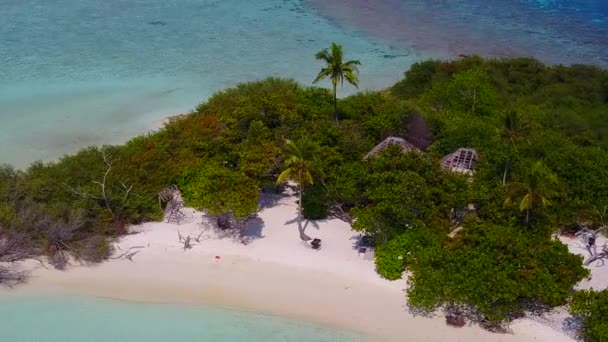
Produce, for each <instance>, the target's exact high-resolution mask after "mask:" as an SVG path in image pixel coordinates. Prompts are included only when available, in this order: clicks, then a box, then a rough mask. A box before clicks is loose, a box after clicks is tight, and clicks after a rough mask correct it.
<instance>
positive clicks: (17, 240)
mask: <svg viewBox="0 0 608 342" xmlns="http://www.w3.org/2000/svg"><path fill="white" fill-rule="evenodd" d="M37 254H38V253H37V251H36V249H35V248H34V246H33V245H32V242H31V239H30V238H29V237H28V236H26V235H25V234H10V235H8V234H7V235H5V236H0V262H15V261H19V260H23V259H28V258H32V257H34V256H36V255H37Z"/></svg>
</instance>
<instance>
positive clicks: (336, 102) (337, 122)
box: [333, 84, 340, 125]
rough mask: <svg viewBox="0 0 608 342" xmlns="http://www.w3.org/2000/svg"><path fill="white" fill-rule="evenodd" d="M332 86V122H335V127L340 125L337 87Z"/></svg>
mask: <svg viewBox="0 0 608 342" xmlns="http://www.w3.org/2000/svg"><path fill="white" fill-rule="evenodd" d="M333 86H334V121H335V122H336V125H338V124H339V123H340V121H339V119H338V97H337V95H336V92H337V89H336V88H337V86H336V84H334V85H333Z"/></svg>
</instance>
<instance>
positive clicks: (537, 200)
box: [505, 161, 558, 224]
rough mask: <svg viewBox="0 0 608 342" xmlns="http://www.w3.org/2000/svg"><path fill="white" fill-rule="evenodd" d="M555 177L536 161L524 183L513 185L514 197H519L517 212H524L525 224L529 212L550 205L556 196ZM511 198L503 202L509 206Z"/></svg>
mask: <svg viewBox="0 0 608 342" xmlns="http://www.w3.org/2000/svg"><path fill="white" fill-rule="evenodd" d="M557 184H558V180H557V177H556V176H555V174H554V173H553V172H552V171H551V170H550V169H549V168H548V167H547V166H545V164H544V163H543V162H542V161H537V162H536V163H534V164H533V165H532V167H531V168H530V170H529V171H528V173H527V175H526V177H525V178H524V181H523V182H521V183H514V184H513V191H514V193H515V196H517V195H520V196H521V198H520V200H519V210H520V211H521V212H524V211H525V212H526V218H525V221H524V222H525V224H528V223H529V222H530V211H532V210H533V209H536V208H540V207H546V206H549V205H551V201H550V198H551V197H554V196H555V194H556V187H557ZM512 200H513V198H508V199H507V201H506V202H505V203H506V204H510V203H511V201H512Z"/></svg>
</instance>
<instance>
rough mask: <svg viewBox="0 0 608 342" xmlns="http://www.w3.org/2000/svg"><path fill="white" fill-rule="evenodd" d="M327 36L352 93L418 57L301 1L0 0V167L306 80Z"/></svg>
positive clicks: (387, 78)
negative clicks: (276, 79) (357, 81)
mask: <svg viewBox="0 0 608 342" xmlns="http://www.w3.org/2000/svg"><path fill="white" fill-rule="evenodd" d="M332 41H337V42H341V43H343V44H344V47H345V51H346V57H347V58H348V57H350V58H357V59H359V60H361V62H362V64H363V67H362V68H361V75H360V76H361V88H363V89H370V88H378V87H384V86H387V85H389V84H391V83H393V82H394V81H396V80H398V79H399V78H400V77H401V75H402V72H403V71H404V70H405V69H406V68H407V67H408V65H410V64H411V63H412V62H413V61H415V60H416V59H418V58H420V56H416V55H414V54H413V53H412V52H411V51H409V50H408V49H403V48H401V49H398V48H393V47H391V46H390V44H388V43H387V42H385V41H383V40H382V39H376V38H373V39H372V38H371V37H369V36H365V35H361V34H360V33H358V32H357V31H356V30H349V29H345V28H342V27H340V26H338V25H336V24H334V23H333V22H331V21H330V20H327V19H325V18H323V17H322V16H320V15H319V14H318V13H317V12H316V11H315V10H314V9H312V8H311V7H310V6H308V4H307V3H306V2H305V1H300V0H256V1H243V0H221V1H220V0H104V1H100V0H53V1H48V0H0V66H1V67H0V122H1V123H2V125H1V127H0V146H2V147H1V148H0V162H10V163H13V164H17V165H19V166H23V165H26V164H27V163H29V162H30V161H32V160H34V159H44V160H49V159H53V158H56V157H57V156H58V155H61V154H63V153H67V152H71V151H74V150H75V149H77V148H79V147H82V146H85V145H89V144H100V143H113V142H118V141H122V140H124V139H125V138H127V137H131V136H133V135H135V134H136V133H139V132H142V131H146V130H147V129H149V128H151V127H153V126H154V125H155V124H158V122H159V121H160V120H161V119H162V118H164V117H166V116H167V115H168V114H171V113H177V112H183V111H187V110H190V109H191V108H194V107H195V106H196V105H197V104H198V103H199V102H200V101H202V100H204V99H205V98H207V97H208V96H209V95H210V94H211V93H213V92H215V91H217V90H220V89H223V88H225V87H228V86H231V85H234V84H236V83H238V82H242V81H247V80H254V79H258V78H263V77H268V76H282V77H291V78H295V79H297V80H299V81H301V82H303V83H304V84H311V81H312V80H313V79H314V78H315V76H316V73H317V72H318V70H319V69H320V67H321V66H320V64H319V63H318V62H317V61H316V60H315V59H314V54H315V53H316V52H317V51H319V50H321V49H322V48H326V47H328V46H329V45H330V44H331V42H332ZM385 55H390V56H392V57H393V56H394V57H396V58H384V56H385ZM352 91H354V88H349V87H345V88H344V92H343V94H346V93H348V92H352Z"/></svg>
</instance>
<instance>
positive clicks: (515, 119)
mask: <svg viewBox="0 0 608 342" xmlns="http://www.w3.org/2000/svg"><path fill="white" fill-rule="evenodd" d="M502 122H503V126H502V128H501V129H500V136H501V138H502V139H503V140H505V141H506V143H507V145H508V146H509V152H508V156H507V160H506V162H505V170H504V172H503V175H502V185H506V184H507V172H508V171H509V166H510V164H511V159H512V154H513V151H515V152H517V146H516V145H515V141H516V140H517V139H518V138H519V137H520V136H521V135H522V133H523V131H524V127H523V123H522V120H521V117H520V115H519V114H518V113H517V112H516V111H509V112H507V113H506V114H505V116H504V118H503V120H502Z"/></svg>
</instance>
